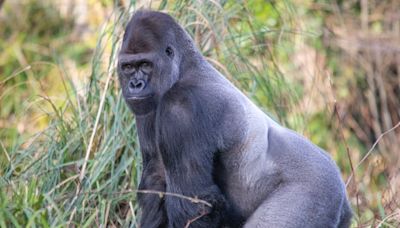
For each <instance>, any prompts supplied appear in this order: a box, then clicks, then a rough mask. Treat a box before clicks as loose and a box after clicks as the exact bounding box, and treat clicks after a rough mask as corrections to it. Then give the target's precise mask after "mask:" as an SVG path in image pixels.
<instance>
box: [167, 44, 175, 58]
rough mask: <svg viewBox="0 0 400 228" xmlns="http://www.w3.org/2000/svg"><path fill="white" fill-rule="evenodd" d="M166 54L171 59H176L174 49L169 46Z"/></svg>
mask: <svg viewBox="0 0 400 228" xmlns="http://www.w3.org/2000/svg"><path fill="white" fill-rule="evenodd" d="M165 53H166V54H167V56H169V57H170V58H173V57H174V50H173V49H172V47H170V46H168V47H167V48H166V49H165Z"/></svg>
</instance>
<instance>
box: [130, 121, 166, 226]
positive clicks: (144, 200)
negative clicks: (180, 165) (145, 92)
mask: <svg viewBox="0 0 400 228" xmlns="http://www.w3.org/2000/svg"><path fill="white" fill-rule="evenodd" d="M136 122H137V130H138V132H139V140H140V144H141V152H142V159H143V171H142V177H141V180H140V184H139V190H144V191H146V190H151V191H160V192H165V191H166V189H165V173H164V167H163V164H162V161H161V156H160V155H159V154H158V153H157V149H156V148H155V146H154V144H155V140H154V135H155V131H154V115H149V116H147V118H137V119H136ZM138 201H139V205H140V208H141V209H142V215H141V220H140V227H143V228H150V227H166V226H167V214H166V212H165V207H164V198H162V197H160V196H159V195H156V194H152V193H140V192H139V194H138Z"/></svg>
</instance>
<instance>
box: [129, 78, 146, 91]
mask: <svg viewBox="0 0 400 228" xmlns="http://www.w3.org/2000/svg"><path fill="white" fill-rule="evenodd" d="M145 85H146V83H145V82H144V80H142V79H139V80H137V79H133V80H131V81H130V82H129V87H128V88H129V92H130V93H138V92H140V91H142V90H143V89H144V86H145Z"/></svg>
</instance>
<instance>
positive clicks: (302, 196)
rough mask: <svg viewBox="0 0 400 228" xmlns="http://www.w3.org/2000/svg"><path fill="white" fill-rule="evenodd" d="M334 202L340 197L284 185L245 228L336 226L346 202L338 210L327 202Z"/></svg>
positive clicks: (297, 185) (264, 203)
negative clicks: (341, 208) (330, 196)
mask: <svg viewBox="0 0 400 228" xmlns="http://www.w3.org/2000/svg"><path fill="white" fill-rule="evenodd" d="M316 199H317V200H318V201H316ZM335 199H337V197H332V198H331V199H329V198H327V197H322V198H321V194H318V193H313V192H310V191H309V189H308V188H306V187H304V186H301V185H299V184H298V183H296V184H291V185H290V184H289V185H286V186H281V187H280V188H278V189H277V190H276V191H275V192H274V193H273V194H272V195H271V196H270V197H269V198H268V199H267V200H266V201H264V202H263V203H262V204H261V205H260V206H259V207H258V208H257V210H256V211H255V212H254V213H253V215H252V216H251V217H250V218H249V219H248V220H247V222H246V224H245V226H244V227H245V228H262V227H274V228H298V227H307V228H314V227H315V228H320V227H324V228H329V227H332V228H333V227H337V226H338V223H339V220H340V214H339V213H338V212H340V211H341V210H339V208H340V207H341V204H342V202H343V201H339V202H334V203H335V204H336V205H337V208H332V205H333V204H332V202H327V201H328V200H335ZM337 201H338V200H337ZM326 205H329V206H330V208H329V209H328V208H327V207H326Z"/></svg>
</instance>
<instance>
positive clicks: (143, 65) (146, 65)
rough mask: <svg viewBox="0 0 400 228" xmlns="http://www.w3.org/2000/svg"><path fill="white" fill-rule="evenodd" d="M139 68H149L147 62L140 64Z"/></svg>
mask: <svg viewBox="0 0 400 228" xmlns="http://www.w3.org/2000/svg"><path fill="white" fill-rule="evenodd" d="M140 66H141V67H149V66H150V63H148V62H142V63H141V64H140Z"/></svg>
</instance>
